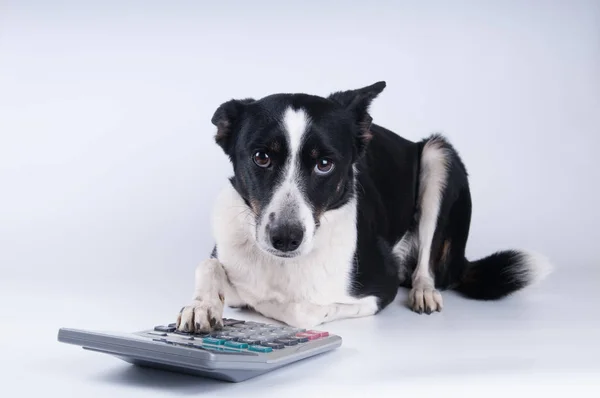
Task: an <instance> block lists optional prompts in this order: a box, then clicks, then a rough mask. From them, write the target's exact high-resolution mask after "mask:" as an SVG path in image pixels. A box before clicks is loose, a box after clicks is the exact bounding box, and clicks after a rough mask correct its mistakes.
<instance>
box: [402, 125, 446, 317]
mask: <svg viewBox="0 0 600 398" xmlns="http://www.w3.org/2000/svg"><path fill="white" fill-rule="evenodd" d="M450 162H451V154H450V151H449V147H448V145H447V144H446V142H445V141H444V139H443V138H442V137H439V136H434V137H431V138H429V139H428V140H427V141H426V142H425V144H424V146H423V151H422V153H421V164H420V166H421V167H420V173H419V193H418V202H417V207H418V209H417V210H418V214H419V218H418V223H417V231H416V236H415V237H414V238H413V239H416V240H417V248H418V249H417V256H418V257H417V265H416V268H415V270H414V272H413V274H412V290H411V291H410V294H409V305H410V307H411V308H412V309H413V311H415V312H418V313H423V312H426V313H431V312H434V311H441V310H442V295H441V294H440V292H438V291H437V290H436V289H435V280H434V273H433V272H432V256H431V253H432V245H433V238H434V234H435V232H436V227H437V225H438V218H439V215H440V209H441V207H442V199H443V197H444V191H445V189H446V185H447V182H448V174H449V167H450Z"/></svg>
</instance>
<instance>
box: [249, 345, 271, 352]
mask: <svg viewBox="0 0 600 398" xmlns="http://www.w3.org/2000/svg"><path fill="white" fill-rule="evenodd" d="M248 351H254V352H271V351H273V349H272V348H271V347H261V346H259V345H251V346H250V347H248Z"/></svg>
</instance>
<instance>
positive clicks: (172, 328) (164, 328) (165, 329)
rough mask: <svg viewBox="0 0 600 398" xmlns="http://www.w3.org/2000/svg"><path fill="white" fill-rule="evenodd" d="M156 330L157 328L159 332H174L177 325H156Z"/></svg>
mask: <svg viewBox="0 0 600 398" xmlns="http://www.w3.org/2000/svg"><path fill="white" fill-rule="evenodd" d="M154 330H156V331H157V332H166V333H172V332H174V331H175V325H173V326H171V325H167V326H162V325H161V326H155V327H154Z"/></svg>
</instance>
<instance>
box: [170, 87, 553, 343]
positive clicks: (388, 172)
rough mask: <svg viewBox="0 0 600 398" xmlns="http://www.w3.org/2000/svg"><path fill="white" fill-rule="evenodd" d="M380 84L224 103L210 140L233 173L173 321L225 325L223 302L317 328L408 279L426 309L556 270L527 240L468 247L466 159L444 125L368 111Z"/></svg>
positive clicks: (383, 299) (501, 292) (192, 326)
mask: <svg viewBox="0 0 600 398" xmlns="http://www.w3.org/2000/svg"><path fill="white" fill-rule="evenodd" d="M385 87H386V83H385V82H383V81H381V82H377V83H375V84H372V85H370V86H367V87H363V88H359V89H355V90H347V91H339V92H334V93H333V94H331V95H329V96H327V97H321V96H317V95H309V94H304V93H296V94H288V93H282V94H273V95H269V96H266V97H264V98H261V99H259V100H255V99H252V98H246V99H232V100H229V101H227V102H224V103H223V104H221V105H220V106H219V107H218V109H217V110H216V111H215V112H214V115H213V117H212V120H211V121H212V124H213V125H214V126H215V127H216V135H215V137H214V138H215V141H216V143H217V144H218V145H219V146H220V147H221V149H222V150H223V151H224V153H225V154H226V155H227V156H228V158H229V160H230V162H231V164H232V166H233V176H232V177H231V178H230V179H229V181H228V182H227V183H226V187H225V188H224V189H223V191H222V192H221V193H220V194H219V197H218V198H217V201H216V205H215V208H214V213H213V220H212V226H213V229H212V230H213V236H214V239H215V246H214V250H213V252H212V254H211V255H210V256H207V259H206V260H205V261H203V262H201V263H200V264H199V265H198V266H197V268H196V271H195V289H194V294H193V296H192V298H193V300H192V302H191V303H190V304H189V305H187V306H184V307H183V308H182V309H181V310H180V312H179V314H178V316H177V322H176V327H177V329H178V330H179V331H181V332H209V331H211V330H214V329H219V328H221V327H222V326H223V322H222V315H223V308H224V306H225V305H227V306H230V307H234V308H240V307H244V308H249V309H251V310H253V311H255V312H257V313H260V314H262V315H263V316H265V317H268V318H271V319H274V320H276V321H279V322H282V323H284V324H287V325H290V326H293V327H299V328H314V327H315V326H317V325H320V324H324V323H326V322H332V321H335V320H340V319H347V318H357V317H366V316H372V315H375V314H377V313H379V312H380V311H382V310H383V309H384V308H386V307H387V306H388V305H389V304H390V303H391V302H392V301H394V300H395V297H396V295H397V292H398V289H399V287H406V288H409V289H410V293H409V300H408V306H409V307H410V309H412V310H413V311H415V312H416V313H420V314H422V313H427V314H431V313H433V312H437V311H441V310H442V308H443V300H442V295H441V293H440V292H441V291H444V290H450V289H451V290H455V291H458V292H459V293H462V294H463V295H464V296H466V297H469V298H473V299H479V300H495V299H500V298H502V297H505V296H507V295H509V294H511V293H513V292H515V291H517V290H520V289H522V288H524V287H526V286H529V285H532V284H533V283H536V282H537V281H539V280H541V279H543V278H544V277H545V276H546V275H547V274H548V273H549V271H550V270H551V266H550V264H549V262H548V260H547V259H546V258H545V257H543V256H541V255H539V254H537V253H534V252H529V251H522V250H506V251H499V252H496V253H494V254H491V255H489V256H488V257H485V258H482V259H480V260H477V261H469V260H467V259H466V257H465V248H466V245H467V238H468V235H469V228H470V222H471V195H470V189H469V182H468V174H467V170H466V168H465V166H464V164H463V162H462V160H461V158H460V157H459V154H458V152H457V151H456V150H455V149H454V147H453V146H452V145H451V144H450V142H449V141H448V140H447V139H446V138H445V137H444V136H443V135H441V134H432V135H431V136H429V137H427V138H425V139H423V140H421V141H418V142H412V141H409V140H407V139H404V138H402V137H401V136H399V135H397V134H396V133H394V132H392V131H390V130H388V129H386V128H384V127H382V126H379V125H377V124H375V123H373V120H372V117H371V116H370V114H369V108H370V106H371V103H372V101H373V100H374V99H375V98H376V97H378V96H379V94H381V92H382V91H383V90H384V88H385Z"/></svg>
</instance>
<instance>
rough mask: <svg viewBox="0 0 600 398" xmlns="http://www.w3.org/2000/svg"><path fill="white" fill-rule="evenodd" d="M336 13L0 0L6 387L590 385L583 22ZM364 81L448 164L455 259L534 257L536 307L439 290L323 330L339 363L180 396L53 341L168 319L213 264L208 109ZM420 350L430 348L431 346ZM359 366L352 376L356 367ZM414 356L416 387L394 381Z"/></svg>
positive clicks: (594, 65)
mask: <svg viewBox="0 0 600 398" xmlns="http://www.w3.org/2000/svg"><path fill="white" fill-rule="evenodd" d="M340 3H341V2H333V1H327V0H321V1H304V2H290V3H289V4H287V3H286V2H276V1H259V0H255V1H249V2H242V1H238V2H234V1H210V2H209V1H206V2H204V1H187V2H184V1H171V2H166V1H165V2H156V1H139V2H133V1H120V2H117V1H103V2H74V1H73V2H67V1H41V0H39V1H12V2H11V1H0V288H1V289H2V290H0V295H2V297H1V299H0V308H1V309H2V314H3V315H4V317H3V319H2V320H0V323H2V324H5V326H10V325H12V328H11V329H10V330H11V331H6V333H7V336H8V335H10V336H13V337H15V338H16V335H17V331H15V328H18V329H19V333H24V332H26V333H27V334H28V335H27V339H28V341H29V342H30V343H29V345H27V344H25V345H24V346H18V345H16V341H15V344H13V341H12V340H11V341H8V340H6V338H5V339H4V340H3V342H2V343H0V344H3V346H2V347H3V348H5V350H4V355H5V360H4V361H2V363H3V364H7V363H10V364H11V365H10V366H9V368H8V369H7V371H8V373H7V372H4V371H3V372H2V373H3V375H4V376H6V375H7V374H8V376H9V377H8V378H7V381H8V384H6V386H7V387H6V388H9V389H10V388H11V387H14V388H16V389H17V390H15V391H19V392H20V394H21V395H23V396H30V395H33V394H34V393H35V391H36V389H40V388H42V389H45V391H50V392H61V393H63V394H64V391H65V390H64V389H65V388H67V387H68V386H75V387H74V388H81V389H82V393H83V394H84V396H92V395H93V393H94V392H98V393H99V394H100V395H102V394H111V396H115V394H116V395H119V394H127V396H132V394H134V393H139V394H148V393H151V392H159V393H160V392H162V393H165V394H170V393H172V392H185V393H190V392H194V393H207V392H214V393H219V392H221V391H223V393H224V394H226V395H227V394H231V393H232V392H233V391H240V392H241V393H245V394H249V393H250V392H252V391H254V392H258V391H262V392H264V391H265V390H264V387H265V386H266V385H270V386H271V387H272V388H273V390H272V391H276V390H277V388H276V387H273V383H276V385H277V386H279V388H280V389H279V390H277V391H284V392H285V393H286V394H289V391H287V390H286V389H291V390H293V391H295V392H296V393H302V394H303V395H306V394H305V393H307V391H308V390H304V391H303V390H302V387H304V388H306V389H309V387H308V385H311V377H316V376H314V375H313V373H319V374H321V378H319V377H316V379H314V380H313V383H316V384H312V385H313V390H314V389H316V388H317V387H315V386H318V391H321V392H323V391H325V390H326V386H329V387H332V386H336V387H339V386H341V385H342V386H343V385H345V386H346V387H348V384H347V383H350V384H352V383H357V384H356V386H354V387H352V388H353V389H354V390H356V389H357V388H359V387H360V386H362V387H364V388H365V389H373V388H374V387H373V386H374V385H375V383H376V384H377V385H378V386H379V387H378V388H381V387H382V386H384V385H385V386H392V385H393V384H394V383H400V384H402V385H403V386H404V388H405V390H402V391H405V392H406V391H408V390H406V389H407V388H409V385H410V386H413V387H414V388H417V390H415V391H419V390H418V388H425V387H424V386H425V385H427V386H430V387H431V384H432V383H444V381H440V380H446V381H447V382H456V383H458V384H461V383H476V380H479V379H478V378H476V377H477V373H478V371H480V370H481V369H482V368H486V364H490V363H492V362H493V361H492V360H489V361H488V360H486V358H488V357H489V356H491V355H493V353H494V352H496V353H497V352H503V353H504V354H505V356H506V358H505V360H502V361H503V362H502V361H501V362H502V363H503V364H504V365H505V366H503V367H502V369H504V371H506V372H509V373H510V372H514V373H511V374H513V375H515V377H517V376H520V375H522V374H523V373H527V372H530V371H531V372H534V371H535V372H537V371H541V370H543V369H546V367H550V368H552V369H553V370H554V371H557V370H556V369H557V367H558V368H560V369H561V370H560V371H557V372H558V374H560V375H563V376H565V375H566V376H565V377H566V379H565V380H567V381H568V382H574V380H575V379H574V378H575V377H578V378H581V377H584V376H585V375H586V374H588V373H587V372H592V373H593V374H594V375H595V376H594V377H595V379H594V380H596V382H597V381H598V369H599V368H600V366H599V361H600V359H598V358H597V357H595V356H594V355H598V354H599V349H598V342H597V341H598V340H597V337H598V332H599V331H600V329H599V323H598V318H599V316H598V307H599V306H598V304H600V294H599V293H598V288H599V287H600V286H599V283H598V282H600V279H599V277H600V273H598V272H597V269H598V266H599V265H600V264H599V261H598V242H600V233H599V232H598V231H599V228H598V224H599V222H600V212H598V210H597V206H598V205H597V204H598V199H599V197H598V196H599V195H598V188H597V185H598V181H600V162H599V160H598V157H597V155H596V153H597V151H598V149H597V148H598V147H599V146H600V3H598V2H597V1H496V2H491V1H471V2H467V1H452V2H449V1H428V2H423V1H421V2H418V1H373V2H370V3H369V2H366V1H363V2H358V1H349V2H346V3H345V4H340ZM379 80H385V81H387V83H388V87H387V88H386V90H385V91H384V92H383V93H382V94H381V96H380V97H379V98H378V99H377V100H376V101H375V102H374V104H373V107H372V115H373V117H374V119H375V122H376V123H378V124H381V125H383V126H385V127H387V128H390V129H392V130H394V131H396V132H397V133H399V134H401V135H403V136H404V137H406V138H408V139H412V140H418V139H421V138H422V137H424V136H426V135H429V134H430V133H432V132H442V133H444V134H445V135H446V136H447V137H448V138H449V139H450V140H451V141H452V143H453V144H454V145H455V147H456V148H457V149H458V150H459V152H460V154H461V155H462V157H463V160H464V162H465V163H466V166H467V169H468V171H469V173H470V178H471V179H470V181H471V187H472V196H473V202H474V209H473V217H472V220H473V221H472V227H471V237H470V240H469V245H468V252H467V253H468V256H469V257H470V258H472V259H475V258H478V257H481V256H483V255H487V254H489V253H491V252H492V251H494V250H497V249H503V248H513V247H514V248H528V249H534V250H537V251H540V252H543V253H544V254H546V255H547V256H549V257H550V258H551V259H552V260H553V262H554V263H555V265H556V267H557V273H556V274H555V276H554V277H553V278H554V279H553V280H549V282H548V283H547V284H545V285H543V286H542V287H541V291H534V290H532V291H531V293H529V294H523V295H517V296H515V297H514V298H511V299H509V300H506V301H503V302H500V303H474V302H471V301H466V300H464V299H461V298H458V297H457V296H454V295H452V294H448V295H447V296H446V297H447V300H446V308H445V310H444V313H442V314H436V315H432V316H430V317H418V316H413V314H410V313H408V310H407V309H405V308H404V306H403V301H402V300H403V299H404V298H405V296H406V293H405V292H401V293H400V294H399V298H398V301H397V302H396V303H394V304H392V305H391V306H390V309H389V310H388V311H386V312H384V313H382V314H381V315H380V316H378V317H379V318H377V319H374V318H370V319H363V320H357V321H352V322H345V321H343V322H340V323H338V324H337V325H331V326H330V327H328V329H329V330H332V331H338V332H339V333H342V332H343V333H344V336H343V337H345V338H346V341H347V344H346V345H345V346H344V347H348V348H347V350H351V351H350V352H352V354H348V352H349V351H342V352H345V354H336V355H341V356H342V357H341V358H340V357H335V356H330V357H328V358H329V359H323V361H326V362H319V361H314V362H311V363H310V364H308V365H306V364H303V365H301V367H297V368H294V369H293V370H289V371H288V370H286V371H285V372H289V373H285V372H283V373H279V374H277V375H269V376H267V377H266V378H263V379H256V380H254V381H252V383H249V384H247V385H249V386H251V387H247V388H248V390H244V388H239V387H237V386H236V387H235V390H228V389H226V388H225V387H223V388H225V389H224V390H221V389H220V388H221V387H219V386H220V384H219V385H213V384H202V383H201V384H200V387H197V385H196V384H195V383H199V382H198V381H196V379H193V378H187V377H183V376H176V375H175V376H163V375H162V373H143V372H142V371H136V370H133V371H132V370H129V368H128V365H126V364H122V363H120V362H119V361H117V360H116V359H112V358H104V357H103V356H101V355H99V354H92V353H87V352H80V351H75V350H74V348H73V347H68V346H63V345H59V344H58V343H56V331H57V329H58V327H61V326H71V327H82V328H95V329H112V330H138V329H140V328H145V327H148V326H152V325H154V324H156V323H162V322H165V321H170V320H171V318H172V317H173V316H174V313H176V311H177V310H179V308H180V307H181V305H183V304H185V303H186V302H187V301H188V300H189V299H190V296H191V293H192V288H193V270H194V267H195V266H196V264H197V263H198V262H199V261H201V260H202V259H203V258H205V257H206V256H207V255H208V254H209V253H210V251H211V249H212V244H213V241H212V237H211V236H210V227H209V224H208V223H209V219H210V207H211V206H212V203H213V200H214V197H215V195H216V193H217V191H218V190H219V189H220V188H221V186H222V185H223V184H225V183H226V178H227V177H228V176H229V175H230V173H231V168H230V165H229V163H228V161H227V158H226V157H225V156H224V154H222V152H221V151H220V149H219V148H218V147H217V146H216V145H215V144H214V143H213V135H214V126H212V125H211V124H210V117H211V116H212V113H213V112H214V110H215V109H216V108H217V107H218V105H219V104H221V103H222V102H224V101H226V100H228V99H230V98H234V97H237V98H244V97H249V96H251V97H255V98H258V97H261V96H264V95H267V94H271V93H273V92H307V93H312V94H320V95H327V94H328V93H330V92H332V91H337V90H343V89H351V88H358V87H361V86H365V85H368V84H372V83H374V82H376V81H379ZM390 178H391V180H390V183H393V176H390ZM473 314H478V315H473ZM540 314H542V315H540ZM243 316H247V317H250V316H252V315H251V314H244V315H243ZM378 322H384V323H385V322H387V323H389V324H387V326H386V327H387V328H390V330H388V332H389V333H391V334H390V335H389V340H385V339H384V340H383V342H381V341H380V342H379V343H380V344H381V347H380V348H381V349H384V350H386V352H388V354H387V355H388V356H387V357H386V359H385V360H382V359H381V358H383V357H378V355H380V354H377V353H373V352H370V353H369V354H367V353H366V352H365V351H364V350H365V348H364V345H363V341H364V340H363V339H366V340H368V339H369V336H371V337H372V336H375V335H376V330H377V328H378V327H379V326H378V325H380V323H378ZM457 328H458V329H457ZM486 330H487V331H488V332H489V333H492V334H491V335H485V333H484V331H486ZM502 330H504V331H506V330H510V333H512V334H510V336H513V337H511V338H510V339H509V338H507V334H506V333H504V332H502ZM392 332H393V333H392ZM458 332H460V333H458ZM448 333H452V337H451V338H450V337H448V336H449V334H448ZM482 333H483V334H482ZM495 333H497V334H495ZM540 333H542V334H540ZM544 333H545V334H544ZM525 335H526V336H529V337H527V338H528V339H530V340H524V341H522V343H523V349H520V348H519V349H515V350H516V351H514V352H512V351H511V350H510V347H513V348H514V347H515V346H514V343H515V339H517V341H518V339H519V338H520V337H521V338H522V337H523V336H525ZM21 336H22V335H21ZM33 336H36V339H33V338H32V337H33ZM544 336H545V337H544ZM593 336H595V338H593ZM5 337H6V336H5ZM544 339H545V340H544ZM378 340H380V339H378ZM432 341H437V342H438V344H439V347H437V348H436V349H432V348H431V347H429V348H428V345H430V344H431V342H432ZM477 341H478V342H479V344H480V345H479V346H478V347H479V348H477V349H475V348H473V347H474V344H475V343H474V342H477ZM540 341H545V342H546V343H545V345H542V346H538V347H537V349H536V350H534V351H526V350H527V349H530V350H531V344H530V343H532V342H538V343H539V342H540ZM457 344H458V345H459V346H461V344H463V345H464V346H463V347H462V348H460V349H458V350H456V351H452V350H450V351H448V352H446V351H444V350H446V349H448V347H452V346H454V347H456V345H457ZM391 345H395V346H397V347H398V352H394V354H393V355H392V354H389V347H390V346H391ZM407 345H408V346H410V347H412V348H411V349H407V347H406V346H407ZM386 347H387V348H386ZM469 347H470V348H471V349H472V350H471V351H469V350H470V348H469ZM492 347H496V348H492ZM517 347H520V346H519V345H518V344H517ZM557 347H562V349H561V348H557ZM486 349H490V350H493V352H492V351H485V350H486ZM481 350H484V351H481ZM523 350H525V351H523ZM553 350H556V351H553ZM523 352H528V353H527V354H525V357H526V359H523V356H522V355H524V354H523ZM471 354H472V355H471ZM554 354H556V355H554ZM344 355H345V356H344ZM381 355H383V354H381ZM390 355H391V356H390ZM473 355H475V356H473ZM519 355H521V357H519ZM560 355H562V357H561V356H560ZM369 358H370V360H371V361H372V363H371V366H373V368H371V369H372V372H371V374H369V375H365V374H364V373H361V372H365V369H360V366H358V365H360V364H361V363H366V362H368V361H369ZM465 358H470V359H468V360H467V359H465ZM473 358H479V359H477V360H476V359H473ZM518 358H521V362H519V361H520V360H519V359H518ZM8 359H10V361H9V360H8ZM386 361H388V362H386ZM395 361H398V362H395ZM415 361H416V362H418V363H419V366H418V369H419V370H414V369H412V371H413V372H412V373H411V372H408V370H410V369H411V366H410V364H411V363H415ZM439 361H442V362H441V363H442V364H445V365H441V364H440V362H439ZM465 361H467V362H468V361H471V362H472V363H471V362H470V363H471V365H469V366H464V363H465ZM523 361H525V362H524V363H526V364H528V365H526V366H525V367H524V368H523V367H522V366H521V365H522V364H523ZM527 361H529V362H527ZM552 361H556V363H555V365H556V366H552ZM431 363H436V365H435V368H436V371H435V372H434V373H435V377H432V378H431V379H426V380H427V381H426V382H423V384H421V385H419V381H418V380H419V379H416V380H417V381H415V379H412V378H405V379H402V380H400V379H399V378H398V374H397V373H396V372H395V371H394V369H396V368H397V369H399V371H398V372H399V373H404V374H408V375H414V376H415V377H427V376H431V375H430V372H429V371H428V369H429V367H428V366H429V364H431ZM559 363H560V364H562V365H564V366H562V365H561V366H559V365H558V364H559ZM400 364H401V366H400ZM519 364H520V365H519ZM542 364H543V366H541V365H542ZM530 365H531V366H530ZM538 365H539V366H541V368H540V367H539V366H538ZM542 368H543V369H542ZM327 369H329V370H327ZM456 369H462V370H463V371H462V372H458V371H457V370H456ZM494 369H495V368H494V366H490V367H489V369H488V371H489V374H491V375H492V376H494V377H495V376H497V375H498V373H497V372H495V371H494ZM32 370H35V371H36V373H35V376H31V375H30V376H24V375H25V373H23V372H24V371H32ZM353 370H356V372H355V373H353ZM446 370H448V372H446ZM450 370H454V372H457V373H459V375H458V376H453V375H454V373H453V372H450ZM326 371H329V372H331V373H323V372H326ZM12 372H15V373H12ZM107 372H108V373H109V374H110V376H106V375H105V374H106V373H107ZM132 372H133V373H132ZM136 372H137V373H136ZM99 374H100V376H99ZM486 374H487V373H486ZM536 374H537V373H536ZM158 375H161V376H158ZM281 375H284V376H281ZM311 375H312V376H311ZM361 375H362V376H361ZM11 376H13V377H11ZM20 377H27V378H28V382H27V383H26V385H22V384H19V383H20V382H19V381H18V380H20ZM456 377H462V378H464V380H468V381H462V382H461V381H460V380H463V379H460V378H458V379H457V378H456ZM507 377H508V376H507ZM540 377H547V376H543V375H542V376H540ZM35 378H37V380H39V382H38V383H36V382H35V380H36V379H35ZM287 379H290V380H289V382H290V383H297V385H296V386H294V385H293V384H291V385H288V384H286V383H288V382H286V381H285V380H287ZM157 380H162V382H160V381H157ZM348 380H352V382H350V381H348ZM457 380H458V381H457ZM503 380H504V379H500V383H501V385H503V386H504V387H505V388H508V387H510V386H514V385H515V384H511V383H508V382H505V381H503ZM532 380H537V379H532ZM540 380H545V381H544V382H543V383H548V382H549V380H552V381H556V380H557V379H556V377H555V376H552V378H550V379H548V378H546V379H540ZM327 382H329V383H330V384H327ZM516 382H517V381H515V383H516ZM48 383H49V384H48ZM261 383H262V384H261ZM269 383H271V384H269ZM319 383H321V384H319ZM323 383H325V384H323ZM344 383H346V384H344ZM181 384H183V385H184V386H185V388H183V389H178V387H180V385H181ZM208 385H210V386H211V387H210V388H208V387H206V389H205V387H204V386H208ZM579 385H581V384H579ZM130 387H132V388H130ZM430 387H429V389H428V390H420V391H421V393H425V392H427V391H432V390H431V388H430ZM227 388H233V387H227ZM238 388H239V389H238ZM313 390H311V391H313ZM270 391H271V390H270ZM444 391H452V390H449V387H448V386H446V387H444ZM494 391H500V390H497V389H495V390H494ZM520 391H524V390H520Z"/></svg>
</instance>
